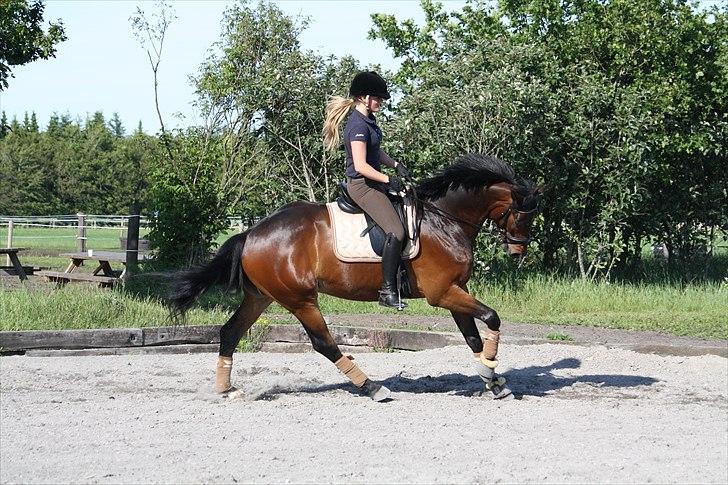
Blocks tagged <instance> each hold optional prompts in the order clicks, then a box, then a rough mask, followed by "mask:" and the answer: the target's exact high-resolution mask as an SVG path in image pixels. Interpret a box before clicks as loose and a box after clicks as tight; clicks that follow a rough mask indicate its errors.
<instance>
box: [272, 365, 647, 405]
mask: <svg viewBox="0 0 728 485" xmlns="http://www.w3.org/2000/svg"><path fill="white" fill-rule="evenodd" d="M579 367H581V360H579V359H576V358H566V359H561V360H559V361H556V362H554V363H553V364H550V365H547V366H529V367H523V368H518V369H510V370H508V371H507V372H504V373H503V374H501V375H502V376H503V377H505V378H506V380H507V385H508V387H509V388H510V389H511V390H512V391H513V395H514V396H515V397H516V398H517V399H519V398H522V397H523V396H545V395H547V394H549V393H550V392H552V391H556V390H559V389H563V388H565V387H570V386H572V385H574V384H578V383H584V384H588V385H591V386H594V387H614V388H631V387H637V386H651V385H653V384H654V383H656V382H658V379H655V378H652V377H644V376H631V375H620V374H584V375H578V376H558V375H554V374H553V371H555V370H559V369H578V368H579ZM378 382H379V383H381V384H382V385H384V386H387V387H388V388H389V389H390V390H391V391H392V392H396V393H412V394H423V393H425V394H430V393H432V394H438V393H445V394H454V395H457V396H476V395H480V393H482V392H483V389H484V385H483V381H482V380H481V379H480V377H478V376H477V375H464V374H443V375H439V376H435V377H433V376H429V375H428V376H424V377H417V378H415V379H411V378H409V377H405V376H403V375H401V374H399V375H396V376H392V377H388V378H386V379H384V380H382V381H378ZM331 390H344V391H347V392H350V393H352V394H356V395H358V394H360V392H359V390H358V389H357V388H355V387H354V386H353V385H352V384H350V383H341V384H324V385H309V386H306V385H304V386H302V387H299V388H296V389H280V388H276V389H271V390H270V391H268V392H266V393H265V395H264V396H263V397H264V398H267V399H275V397H276V396H277V395H281V394H293V393H320V392H326V391H331Z"/></svg>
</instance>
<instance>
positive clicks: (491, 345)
mask: <svg viewBox="0 0 728 485" xmlns="http://www.w3.org/2000/svg"><path fill="white" fill-rule="evenodd" d="M498 339H500V332H495V331H493V330H489V331H488V333H487V334H485V348H484V349H483V357H484V358H486V359H488V360H495V356H496V355H498Z"/></svg>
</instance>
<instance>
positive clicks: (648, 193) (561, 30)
mask: <svg viewBox="0 0 728 485" xmlns="http://www.w3.org/2000/svg"><path fill="white" fill-rule="evenodd" d="M422 7H423V10H424V11H425V24H424V25H423V26H422V27H418V26H416V25H415V24H414V22H412V21H407V20H405V21H402V22H398V21H397V19H395V18H394V17H393V16H386V15H375V16H374V23H375V27H374V29H373V30H372V31H371V36H372V37H374V38H379V39H382V40H384V41H385V42H386V43H387V44H388V45H389V47H390V48H391V49H392V50H393V51H394V53H395V55H397V56H400V57H404V62H403V64H402V68H401V69H400V70H399V71H398V72H397V73H396V75H395V79H396V80H397V83H398V85H399V88H400V89H401V90H402V91H403V92H404V93H405V97H404V98H403V100H402V102H401V103H399V104H398V105H397V106H395V109H394V114H395V117H394V120H393V124H392V126H391V127H389V128H388V133H392V132H393V133H392V134H393V135H394V137H395V138H396V139H397V143H398V146H397V151H398V152H399V153H401V154H402V156H405V154H410V153H418V155H415V160H416V162H417V163H416V165H419V166H422V167H423V168H424V171H427V170H431V169H432V168H435V167H437V166H439V165H442V164H444V163H447V161H448V160H451V159H452V158H453V157H454V156H456V155H457V154H459V153H462V152H464V151H472V150H477V151H487V152H490V153H493V154H499V155H501V156H502V157H503V158H505V159H506V160H507V161H509V162H511V163H513V164H514V165H515V166H516V168H517V170H518V172H519V173H522V174H524V175H528V176H530V177H533V178H537V179H539V180H540V181H543V182H545V183H546V184H547V186H548V187H549V189H550V190H549V191H547V195H546V200H545V201H544V204H543V216H544V218H543V221H542V223H543V228H542V230H541V231H540V236H539V239H540V240H539V248H538V249H539V250H540V252H541V254H542V256H543V260H544V263H545V264H546V265H547V266H549V267H554V266H556V265H558V264H559V261H563V262H565V263H566V264H567V265H569V266H570V267H572V268H574V267H575V268H576V269H577V270H578V271H579V272H580V273H581V275H582V276H583V277H585V278H586V277H594V276H596V275H598V274H601V275H604V276H607V275H609V274H610V271H611V269H612V268H613V267H614V266H615V265H616V264H617V263H618V262H620V261H625V260H626V259H628V258H629V257H632V258H633V259H638V258H639V254H640V252H641V247H642V244H643V243H644V241H645V239H646V238H660V239H662V240H667V241H668V243H669V244H670V245H671V246H674V247H675V248H677V249H678V252H679V253H681V254H688V253H689V250H690V248H691V247H693V246H694V245H695V244H696V243H699V242H700V241H701V240H705V237H706V234H708V233H710V234H712V232H710V231H711V228H714V227H716V226H720V225H723V226H725V224H726V223H725V221H726V213H725V211H716V208H717V207H724V206H725V197H726V193H725V189H724V187H725V186H726V185H728V180H727V179H726V170H725V160H726V152H725V146H726V144H725V133H726V122H728V118H727V116H728V115H726V101H725V100H726V98H725V96H726V86H727V85H728V78H727V76H726V69H725V59H726V49H727V47H728V46H727V45H726V42H725V39H726V38H728V32H727V31H726V13H727V12H726V9H725V8H724V9H723V10H722V11H720V10H718V9H714V10H713V11H712V12H710V13H707V12H699V11H695V10H693V7H691V6H690V5H688V4H686V3H685V2H682V1H680V0H649V1H646V2H637V3H635V2H630V1H627V0H609V1H606V2H604V1H597V0H586V1H579V2H561V1H554V0H535V1H528V2H523V1H520V0H501V1H500V2H499V3H498V4H497V7H496V8H493V7H491V6H490V4H486V3H485V2H480V1H473V2H470V3H469V4H468V5H466V6H465V7H464V8H463V10H462V11H461V12H454V13H451V14H447V13H445V12H443V11H442V7H441V6H440V5H438V4H436V3H434V2H432V1H430V0H424V1H423V2H422ZM430 139H432V140H435V142H430V141H428V140H430ZM721 166H722V167H723V169H720V168H719V167H721ZM666 193H669V194H670V196H669V197H666ZM718 201H721V202H718ZM719 212H720V214H719Z"/></svg>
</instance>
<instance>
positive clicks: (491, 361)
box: [168, 154, 541, 401]
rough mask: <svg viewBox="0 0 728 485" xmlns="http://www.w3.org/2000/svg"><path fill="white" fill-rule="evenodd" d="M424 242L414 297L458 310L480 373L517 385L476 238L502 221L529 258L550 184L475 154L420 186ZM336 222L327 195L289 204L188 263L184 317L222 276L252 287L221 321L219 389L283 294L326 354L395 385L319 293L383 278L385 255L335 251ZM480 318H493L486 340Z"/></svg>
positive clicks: (369, 387) (364, 385)
mask: <svg viewBox="0 0 728 485" xmlns="http://www.w3.org/2000/svg"><path fill="white" fill-rule="evenodd" d="M416 193H417V197H418V205H419V206H420V207H419V210H420V212H421V214H422V218H421V221H420V223H421V226H420V251H419V253H418V255H417V256H416V257H415V258H413V259H411V260H409V261H408V262H406V264H407V265H408V270H409V275H410V283H411V284H410V286H411V292H412V295H411V297H413V298H426V299H427V302H428V303H429V304H430V305H432V306H436V307H441V308H445V309H447V310H450V312H451V313H452V316H453V318H454V320H455V323H456V324H457V326H458V328H459V329H460V331H461V333H462V334H463V337H464V338H465V342H466V343H467V345H468V346H469V347H470V349H471V350H472V351H473V354H474V357H475V359H476V360H475V365H476V369H477V371H478V374H479V375H480V376H481V378H482V379H483V381H484V382H485V387H486V390H489V391H491V392H492V394H493V397H494V398H501V397H505V396H508V395H509V394H510V393H511V391H510V390H509V389H508V388H507V387H506V386H505V380H504V379H503V377H499V376H497V375H496V374H495V371H494V369H495V366H496V364H497V361H496V360H495V357H496V354H497V352H498V339H499V329H500V323H501V322H500V319H499V317H498V314H497V313H496V311H495V310H493V309H492V308H490V307H489V306H487V305H485V304H484V303H481V302H480V301H478V300H477V299H475V298H474V297H473V296H472V295H471V294H470V293H468V290H467V283H468V280H469V279H470V276H471V274H472V271H473V247H474V244H475V238H476V236H477V234H478V232H479V231H480V229H481V228H482V227H483V225H484V224H485V223H486V222H487V220H491V221H493V222H494V223H495V224H496V226H497V227H498V228H499V229H500V230H501V231H502V234H503V243H504V247H505V249H506V251H507V252H508V254H510V255H512V256H514V257H519V258H522V257H523V255H524V254H525V252H526V247H527V245H528V242H529V241H530V238H529V233H530V226H531V222H532V220H533V218H534V216H535V214H536V210H537V205H538V200H539V198H540V195H541V189H540V188H537V187H536V186H535V185H534V184H533V183H532V182H530V181H528V180H525V179H521V178H519V177H516V175H515V173H514V171H513V169H512V168H511V167H510V166H509V165H507V164H506V163H504V162H502V161H500V160H498V159H496V158H494V157H491V156H487V155H482V154H468V155H465V156H463V157H461V158H460V159H458V160H457V161H456V162H455V163H453V164H452V165H450V166H448V167H446V168H444V169H442V170H440V171H439V172H438V173H437V174H436V175H434V176H432V177H430V178H427V179H426V180H424V181H423V182H421V183H420V184H419V186H418V187H417V192H416ZM333 237H334V234H333V229H332V225H331V222H330V220H329V215H328V212H327V209H326V207H325V205H324V204H318V203H310V202H293V203H290V204H287V205H285V206H283V207H281V208H279V209H278V210H276V211H275V212H273V213H272V214H270V215H269V216H268V217H266V218H265V219H263V220H261V221H260V222H258V223H257V224H256V225H255V226H253V227H251V228H250V229H248V230H247V231H245V232H243V233H241V234H237V235H235V236H233V237H231V238H230V239H228V240H227V241H226V242H225V243H224V244H223V245H222V246H221V247H220V249H219V250H218V252H217V254H216V255H215V257H214V258H213V259H212V260H211V261H210V262H209V263H207V264H206V265H204V266H199V267H194V268H191V269H188V270H184V271H182V272H180V273H179V277H178V278H177V279H176V281H175V283H174V285H173V288H172V291H171V293H170V296H169V301H168V303H169V305H170V309H171V311H172V314H173V316H174V317H176V318H178V317H180V316H181V317H184V313H185V311H186V310H187V309H189V308H190V306H191V305H192V304H193V302H194V301H195V300H196V299H197V298H198V297H199V296H200V295H201V294H202V293H204V292H205V291H206V290H207V289H208V288H210V287H211V286H213V285H215V284H220V285H230V286H232V287H235V288H239V289H241V290H242V293H243V300H242V303H241V305H240V306H239V307H238V309H237V310H236V311H235V313H234V314H233V315H232V316H231V317H230V319H229V320H228V321H227V323H226V324H225V325H223V326H222V327H221V329H220V352H219V357H218V362H217V367H216V377H215V391H216V392H218V393H220V394H227V393H230V392H231V391H234V390H235V388H234V387H233V386H232V385H231V382H230V374H231V370H232V355H233V352H234V351H235V348H236V346H237V345H238V342H239V341H240V339H241V338H242V336H243V334H244V333H245V332H247V331H248V329H249V328H250V327H251V326H252V325H253V323H255V321H256V320H257V319H258V317H259V316H260V315H261V313H263V311H264V310H265V309H266V308H267V307H268V306H269V305H270V304H271V303H272V302H273V301H276V302H278V303H279V304H280V305H281V306H282V307H284V308H286V309H287V310H288V311H290V312H291V313H292V314H293V315H295V317H296V318H297V319H298V320H299V321H300V322H301V324H302V325H303V328H304V329H305V330H306V333H307V334H308V336H309V338H310V340H311V344H312V345H313V348H314V350H316V351H317V352H319V353H321V354H322V355H324V356H325V357H326V358H327V359H329V360H330V361H331V362H332V363H334V364H335V365H336V367H337V368H338V369H339V370H340V371H341V372H342V373H344V374H345V375H346V376H347V377H348V378H349V379H350V380H351V381H352V382H353V383H354V385H355V386H357V387H358V388H359V389H360V390H361V391H362V392H363V393H364V394H365V395H368V396H370V397H371V398H372V399H374V400H376V401H381V400H384V399H386V398H387V397H388V396H389V394H390V392H389V390H388V389H386V388H385V387H384V386H382V385H380V384H378V383H375V382H373V381H371V380H370V379H369V378H368V377H367V376H366V374H365V373H364V372H363V371H362V370H361V369H359V367H358V366H357V365H356V364H355V363H354V361H353V360H352V359H351V358H349V357H347V356H343V355H342V353H341V351H340V350H339V347H338V346H337V344H336V342H335V341H334V339H333V337H332V336H331V333H329V330H328V328H327V326H326V322H325V321H324V317H323V316H322V315H321V311H320V309H319V306H318V294H319V293H325V294H329V295H333V296H335V297H338V298H344V299H348V300H359V301H377V300H378V297H379V295H378V293H377V290H378V289H379V288H380V287H381V285H382V271H381V268H380V263H345V262H342V261H339V260H338V259H337V258H336V256H335V254H334V247H333V244H334V242H333ZM475 319H478V320H481V321H482V322H484V323H485V325H486V326H487V327H488V332H487V334H486V336H485V345H484V343H483V339H482V338H481V335H480V333H479V332H478V328H477V326H476V324H475Z"/></svg>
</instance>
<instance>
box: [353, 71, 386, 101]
mask: <svg viewBox="0 0 728 485" xmlns="http://www.w3.org/2000/svg"><path fill="white" fill-rule="evenodd" d="M366 95H369V96H379V97H380V98H384V99H389V91H387V83H386V82H385V81H384V79H382V76H380V75H379V74H377V73H376V72H374V71H362V72H360V73H359V74H357V75H356V76H354V79H353V80H352V81H351V86H350V87H349V96H366Z"/></svg>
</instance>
